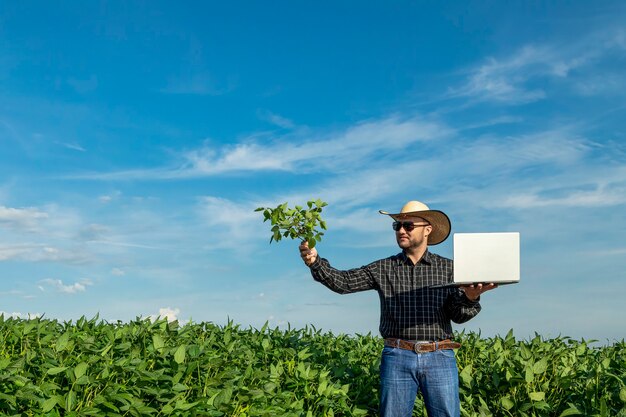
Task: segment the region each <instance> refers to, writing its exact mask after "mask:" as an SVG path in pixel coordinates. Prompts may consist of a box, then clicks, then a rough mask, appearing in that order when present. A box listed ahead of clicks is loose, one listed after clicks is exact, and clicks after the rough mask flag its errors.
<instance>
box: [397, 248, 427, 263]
mask: <svg viewBox="0 0 626 417" xmlns="http://www.w3.org/2000/svg"><path fill="white" fill-rule="evenodd" d="M398 260H399V261H400V264H402V265H411V266H413V261H411V260H410V259H409V257H408V256H406V253H404V251H402V252H400V253H399V254H398ZM432 261H433V260H432V254H431V253H430V251H429V250H428V249H426V252H424V255H422V258H421V259H420V260H419V261H418V262H417V264H425V265H431V264H432ZM417 264H416V265H417Z"/></svg>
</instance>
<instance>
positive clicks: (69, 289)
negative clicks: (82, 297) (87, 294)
mask: <svg viewBox="0 0 626 417" xmlns="http://www.w3.org/2000/svg"><path fill="white" fill-rule="evenodd" d="M40 282H41V283H42V284H44V285H46V286H48V287H51V288H54V289H55V290H57V291H58V292H61V293H65V294H76V293H78V292H84V291H86V290H87V286H89V285H92V282H91V281H89V280H82V281H81V282H75V283H73V284H69V285H66V284H64V283H63V281H61V280H60V279H44V280H41V281H40ZM40 288H41V287H40Z"/></svg>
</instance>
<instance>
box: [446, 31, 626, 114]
mask: <svg viewBox="0 0 626 417" xmlns="http://www.w3.org/2000/svg"><path fill="white" fill-rule="evenodd" d="M623 38H624V35H623V31H617V32H615V31H605V32H601V33H597V34H593V35H588V36H586V37H582V38H580V39H579V40H577V41H576V42H571V43H568V44H566V45H558V44H545V45H526V46H523V47H521V48H519V49H518V50H516V51H515V52H514V53H513V54H511V55H510V56H504V57H499V58H496V57H490V58H487V59H486V60H485V61H484V62H483V63H482V64H480V65H478V66H476V67H474V68H471V69H469V70H467V78H466V80H465V83H463V84H462V85H461V86H460V87H457V88H450V89H449V91H448V97H463V98H467V99H470V100H471V101H474V102H486V101H488V102H498V103H504V104H511V105H515V104H525V103H530V102H534V101H538V100H543V99H545V98H546V97H547V95H548V94H549V93H548V91H547V90H546V82H547V81H550V80H553V81H554V80H565V79H567V80H568V82H569V85H570V87H571V88H572V90H573V91H578V92H580V93H582V94H586V95H593V94H601V93H611V94H614V93H615V91H616V90H615V88H613V89H609V88H606V87H605V86H602V83H601V81H600V80H608V81H609V84H611V85H612V86H613V87H618V88H619V90H618V91H621V93H623V92H624V89H623V87H624V78H623V75H622V72H623V71H614V70H613V69H612V68H613V67H614V66H611V65H609V66H606V67H599V66H598V65H593V64H597V63H598V62H600V61H602V60H605V59H614V57H615V55H616V54H615V51H616V50H617V51H620V50H621V55H623V49H624V47H623V43H624V41H623ZM619 55H620V52H618V53H617V56H619ZM581 72H582V73H584V76H582V75H581ZM599 74H602V75H599ZM538 85H542V86H541V87H539V86H538Z"/></svg>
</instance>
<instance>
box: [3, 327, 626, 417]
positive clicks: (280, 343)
mask: <svg viewBox="0 0 626 417" xmlns="http://www.w3.org/2000/svg"><path fill="white" fill-rule="evenodd" d="M457 339H458V340H459V341H460V342H461V343H462V347H461V349H459V350H458V351H457V360H458V365H459V371H460V373H459V380H460V392H461V407H462V412H461V414H462V416H522V417H525V416H529V417H530V416H554V417H565V416H576V415H580V416H601V417H615V416H623V417H626V344H625V343H624V341H623V340H622V341H621V342H614V343H612V344H610V345H605V346H594V344H593V343H591V341H585V340H573V339H571V338H567V337H558V338H553V339H544V338H542V337H541V336H539V335H537V336H536V337H534V338H532V339H530V340H518V339H516V338H515V336H514V335H513V332H512V331H510V332H509V333H508V334H507V335H506V336H504V337H501V336H497V337H491V338H483V337H481V336H480V335H479V334H476V333H467V334H466V333H460V334H458V335H457ZM381 349H382V340H381V338H380V337H378V336H373V335H370V334H368V335H356V336H347V335H342V334H340V335H334V334H332V333H328V332H322V331H320V330H317V329H315V328H314V327H306V328H304V329H291V328H287V329H278V328H274V329H272V328H269V327H268V326H267V325H266V326H264V327H263V328H261V329H254V328H242V327H241V326H238V325H236V324H234V323H232V322H230V323H228V324H226V325H222V326H220V325H216V324H213V323H206V322H205V323H188V324H185V325H180V324H179V323H177V322H167V321H166V320H157V321H151V320H148V319H142V318H138V319H136V320H134V321H130V322H116V323H109V322H105V321H103V320H100V319H99V318H98V317H96V318H92V319H87V318H84V317H83V318H81V319H79V320H77V321H75V322H73V321H69V322H60V321H57V320H51V319H43V318H35V319H28V320H25V319H15V318H5V317H4V316H0V415H3V416H50V417H52V416H239V417H248V416H267V417H270V416H293V417H309V416H310V417H313V416H375V415H376V414H377V406H378V366H379V363H380V362H379V361H380V358H379V356H380V351H381ZM414 415H415V416H425V415H426V414H425V410H424V407H423V403H422V402H421V399H419V397H418V401H417V402H416V406H415V409H414Z"/></svg>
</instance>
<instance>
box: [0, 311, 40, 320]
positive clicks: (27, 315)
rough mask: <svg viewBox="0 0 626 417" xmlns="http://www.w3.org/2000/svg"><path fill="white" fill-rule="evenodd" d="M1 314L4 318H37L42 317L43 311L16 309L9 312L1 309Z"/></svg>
mask: <svg viewBox="0 0 626 417" xmlns="http://www.w3.org/2000/svg"><path fill="white" fill-rule="evenodd" d="M0 316H4V318H5V319H6V318H8V317H11V318H14V319H24V320H26V319H36V318H38V317H42V315H41V313H19V312H16V311H14V312H13V313H9V312H6V311H0Z"/></svg>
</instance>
